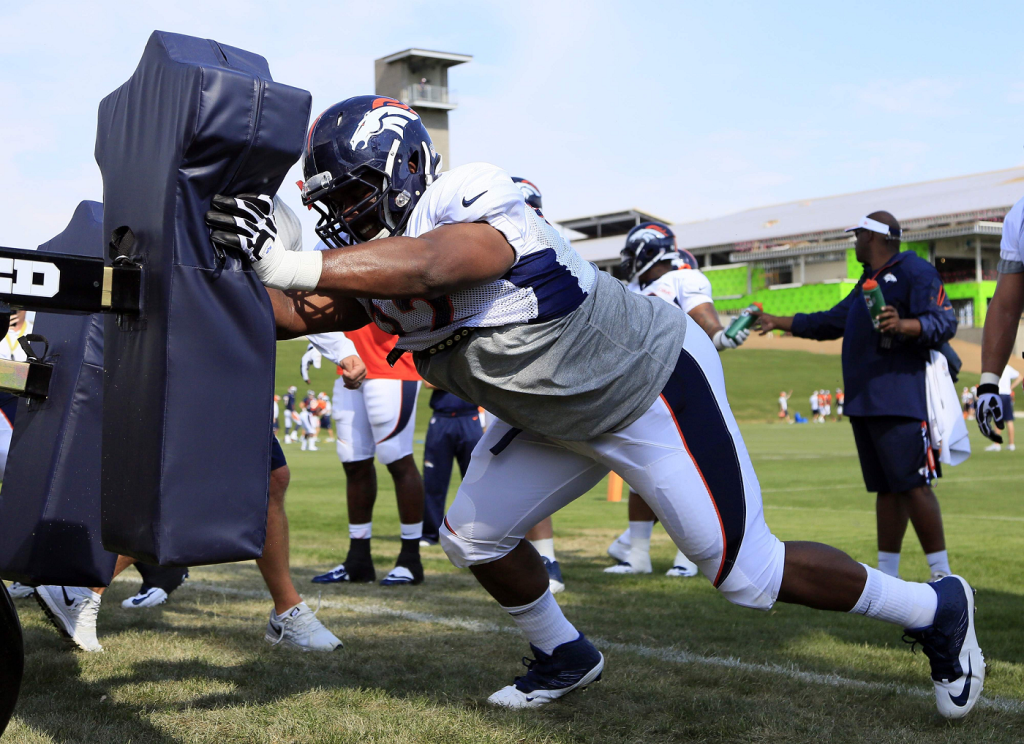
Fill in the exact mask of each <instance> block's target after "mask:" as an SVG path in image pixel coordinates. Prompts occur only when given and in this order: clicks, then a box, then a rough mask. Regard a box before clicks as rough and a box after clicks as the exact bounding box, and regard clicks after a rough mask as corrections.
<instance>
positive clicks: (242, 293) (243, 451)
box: [96, 31, 311, 566]
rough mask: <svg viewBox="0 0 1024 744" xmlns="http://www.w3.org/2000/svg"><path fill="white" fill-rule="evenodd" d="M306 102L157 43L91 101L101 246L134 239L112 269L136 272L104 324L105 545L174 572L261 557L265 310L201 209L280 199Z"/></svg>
mask: <svg viewBox="0 0 1024 744" xmlns="http://www.w3.org/2000/svg"><path fill="white" fill-rule="evenodd" d="M310 102H311V99H310V94H309V93H308V92H306V91H304V90H300V89H297V88H292V87H289V86H286V85H281V84H279V83H275V82H274V81H273V80H272V79H271V77H270V70H269V68H268V66H267V62H266V60H265V59H263V58H262V57H260V56H258V55H255V54H252V53H250V52H246V51H243V50H241V49H235V48H233V47H229V46H226V45H223V44H219V43H217V42H216V41H212V40H208V39H197V38H193V37H189V36H182V35H179V34H171V33H166V32H162V31H157V32H154V33H153V35H152V36H151V37H150V39H149V43H148V44H147V45H146V50H145V53H144V54H143V56H142V61H141V62H140V63H139V66H138V68H137V69H136V71H135V73H134V74H133V75H132V77H131V79H130V80H129V81H128V82H127V83H125V84H124V85H122V86H121V87H120V88H118V89H117V90H115V91H114V92H113V93H111V94H110V95H109V96H107V97H106V98H105V99H103V102H102V103H101V104H100V110H99V121H98V126H97V134H96V162H97V163H98V164H99V167H100V171H101V172H102V175H103V207H104V216H103V226H104V234H105V235H108V236H110V235H115V233H114V231H115V230H116V229H117V228H124V227H128V228H130V229H131V235H132V236H133V238H134V239H133V240H116V241H114V242H112V244H111V247H112V256H111V261H112V262H113V263H114V264H117V263H121V262H128V263H133V264H137V265H139V266H141V270H142V291H141V303H140V304H141V309H140V313H139V314H138V315H137V316H130V315H119V316H115V315H109V316H107V317H106V320H105V329H104V353H103V356H104V365H103V366H104V382H103V391H104V392H103V395H104V406H103V457H102V462H103V466H102V507H103V511H102V526H103V544H104V545H105V546H106V548H107V549H108V550H111V551H114V552H118V553H124V554H127V555H130V556H132V557H135V558H138V559H140V560H142V561H145V562H147V563H156V564H160V565H178V566H190V565H192V566H194V565H202V564H208V563H222V562H227V561H240V560H247V559H251V558H257V557H259V556H260V555H261V553H262V550H263V541H264V538H265V535H266V517H267V487H268V482H269V463H270V439H271V436H270V427H271V415H272V411H271V401H272V399H273V398H272V396H273V383H274V354H275V343H276V342H275V329H274V319H273V311H272V309H271V305H270V300H269V297H268V296H267V293H266V290H265V289H264V288H263V286H262V285H261V284H260V281H259V279H257V277H256V275H255V274H254V273H253V271H252V269H251V267H250V266H249V265H248V263H247V262H246V261H245V260H244V259H242V258H241V257H239V256H235V255H224V254H223V253H218V251H216V250H215V249H214V246H213V244H212V243H211V241H210V233H209V230H208V229H207V227H206V225H205V222H204V215H205V213H206V211H207V210H208V209H209V208H210V201H211V198H212V197H213V195H214V194H217V193H224V194H239V193H263V194H273V193H275V192H276V191H277V189H278V186H280V184H281V181H282V180H283V178H284V176H285V174H286V173H287V171H288V168H289V167H290V166H291V165H292V164H293V163H294V162H295V161H296V160H297V159H298V157H299V155H300V153H301V152H302V147H303V144H304V139H305V132H306V125H307V123H308V121H309V107H310ZM117 235H118V236H121V237H123V235H124V231H123V230H121V231H119V232H118V233H117Z"/></svg>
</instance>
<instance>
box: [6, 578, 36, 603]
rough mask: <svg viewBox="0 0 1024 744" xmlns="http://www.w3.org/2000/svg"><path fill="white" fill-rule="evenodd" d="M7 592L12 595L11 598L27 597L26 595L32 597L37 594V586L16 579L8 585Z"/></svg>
mask: <svg viewBox="0 0 1024 744" xmlns="http://www.w3.org/2000/svg"><path fill="white" fill-rule="evenodd" d="M7 593H8V594H10V595H11V599H25V597H31V596H32V595H33V594H35V593H36V588H35V587H34V586H28V585H27V584H19V583H18V582H17V581H15V582H13V583H12V584H11V585H10V586H9V587H7Z"/></svg>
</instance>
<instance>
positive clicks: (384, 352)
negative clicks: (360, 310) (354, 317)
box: [338, 323, 420, 380]
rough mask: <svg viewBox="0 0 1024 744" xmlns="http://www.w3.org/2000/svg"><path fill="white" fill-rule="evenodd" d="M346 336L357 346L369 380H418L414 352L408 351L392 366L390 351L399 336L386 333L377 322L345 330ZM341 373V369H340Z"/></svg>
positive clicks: (357, 351)
mask: <svg viewBox="0 0 1024 744" xmlns="http://www.w3.org/2000/svg"><path fill="white" fill-rule="evenodd" d="M345 337H346V338H348V339H351V341H352V343H353V344H355V346H356V353H357V354H359V358H360V359H362V360H363V364H365V365H366V379H368V380H418V379H420V376H419V375H418V374H417V373H416V365H414V364H413V362H412V354H410V353H408V352H406V353H405V354H402V358H401V359H399V360H398V361H397V362H395V366H394V367H392V366H391V365H390V364H388V360H387V356H388V352H389V351H391V350H392V349H393V348H394V347H395V342H396V341H397V340H398V337H397V336H392V335H391V334H390V333H385V332H384V331H382V330H381V329H380V328H378V327H377V324H376V323H368V324H367V325H365V326H363V327H362V328H360V329H359V330H356V331H345ZM338 374H341V370H340V369H339V370H338Z"/></svg>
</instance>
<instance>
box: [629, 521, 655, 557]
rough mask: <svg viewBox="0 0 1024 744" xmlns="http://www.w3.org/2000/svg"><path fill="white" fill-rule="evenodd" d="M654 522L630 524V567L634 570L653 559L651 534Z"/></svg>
mask: <svg viewBox="0 0 1024 744" xmlns="http://www.w3.org/2000/svg"><path fill="white" fill-rule="evenodd" d="M653 530H654V522H630V523H629V565H631V566H632V567H633V568H634V569H636V568H637V567H639V566H641V565H644V564H646V563H647V562H648V561H649V560H650V559H651V532H653Z"/></svg>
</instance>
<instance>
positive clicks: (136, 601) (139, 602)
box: [121, 586, 167, 610]
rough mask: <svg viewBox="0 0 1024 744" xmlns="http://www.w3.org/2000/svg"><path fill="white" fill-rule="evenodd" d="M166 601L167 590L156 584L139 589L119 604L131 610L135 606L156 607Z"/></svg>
mask: <svg viewBox="0 0 1024 744" xmlns="http://www.w3.org/2000/svg"><path fill="white" fill-rule="evenodd" d="M166 601H167V592H165V591H164V590H163V589H161V588H160V587H158V586H154V587H151V588H149V589H147V590H146V591H141V590H140V591H139V593H138V594H136V595H135V596H134V597H128V599H126V600H125V601H124V602H122V603H121V606H122V607H124V608H125V609H126V610H133V609H135V608H137V607H156V606H157V605H162V604H163V603H164V602H166Z"/></svg>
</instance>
